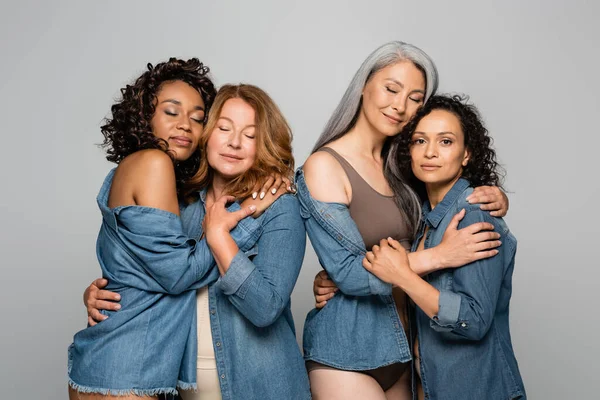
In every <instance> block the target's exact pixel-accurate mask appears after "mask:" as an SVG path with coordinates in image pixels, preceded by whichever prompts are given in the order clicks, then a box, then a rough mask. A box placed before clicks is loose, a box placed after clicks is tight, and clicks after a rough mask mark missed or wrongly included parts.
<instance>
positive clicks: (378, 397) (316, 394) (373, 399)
mask: <svg viewBox="0 0 600 400" xmlns="http://www.w3.org/2000/svg"><path fill="white" fill-rule="evenodd" d="M308 378H309V379H310V391H311V393H312V397H313V399H314V400H364V399H369V400H386V396H385V393H384V392H383V389H381V386H379V383H377V381H376V380H375V379H373V378H372V377H370V376H369V375H366V374H363V373H361V372H353V371H342V370H339V369H315V370H312V371H310V372H309V374H308Z"/></svg>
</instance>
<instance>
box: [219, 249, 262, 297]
mask: <svg viewBox="0 0 600 400" xmlns="http://www.w3.org/2000/svg"><path fill="white" fill-rule="evenodd" d="M255 269H256V267H255V266H254V264H253V263H252V261H250V260H249V259H248V257H246V255H245V254H244V252H243V251H241V250H239V251H238V252H237V254H236V255H235V257H233V260H231V264H230V265H229V269H228V270H227V272H226V273H225V275H223V276H221V277H220V278H219V279H218V280H217V283H216V285H217V287H218V288H219V289H221V290H222V291H223V293H224V294H226V295H232V294H234V293H235V292H237V291H238V290H239V288H240V287H241V286H242V285H243V284H244V282H245V281H246V279H248V277H249V276H250V274H251V273H252V272H254V270H255Z"/></svg>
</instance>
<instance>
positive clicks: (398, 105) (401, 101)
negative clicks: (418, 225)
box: [392, 96, 406, 114]
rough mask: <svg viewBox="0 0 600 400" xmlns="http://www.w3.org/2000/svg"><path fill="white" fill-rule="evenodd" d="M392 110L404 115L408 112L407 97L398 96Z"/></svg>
mask: <svg viewBox="0 0 600 400" xmlns="http://www.w3.org/2000/svg"><path fill="white" fill-rule="evenodd" d="M392 108H393V109H394V110H395V111H396V112H397V113H398V114H404V112H405V111H406V97H404V96H396V98H395V99H394V102H393V103H392Z"/></svg>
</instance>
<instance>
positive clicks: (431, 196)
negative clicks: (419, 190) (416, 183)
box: [425, 175, 460, 210]
mask: <svg viewBox="0 0 600 400" xmlns="http://www.w3.org/2000/svg"><path fill="white" fill-rule="evenodd" d="M459 179H460V175H457V176H456V177H455V178H454V179H452V180H451V181H450V182H435V183H425V188H426V189H427V198H428V200H429V204H430V205H431V209H432V210H433V209H434V208H435V206H437V205H438V204H440V202H441V201H442V200H444V197H446V195H447V194H448V192H449V191H450V189H452V186H454V184H455V183H456V181H458V180H459Z"/></svg>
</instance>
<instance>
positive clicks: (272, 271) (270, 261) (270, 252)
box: [216, 195, 306, 327]
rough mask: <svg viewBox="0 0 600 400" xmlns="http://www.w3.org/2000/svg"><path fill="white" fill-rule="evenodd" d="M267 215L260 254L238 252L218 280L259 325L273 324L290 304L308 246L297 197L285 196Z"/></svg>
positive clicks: (259, 242) (226, 291)
mask: <svg viewBox="0 0 600 400" xmlns="http://www.w3.org/2000/svg"><path fill="white" fill-rule="evenodd" d="M264 218H265V220H264V221H263V231H262V234H261V236H260V238H259V239H258V242H257V249H256V250H257V251H256V255H255V256H253V255H252V254H245V253H244V252H243V251H241V250H240V251H238V253H237V254H236V256H235V257H234V259H233V260H232V262H231V264H230V266H229V269H228V270H227V272H226V273H225V275H223V276H222V277H221V278H219V280H218V281H217V283H216V286H217V287H218V288H219V289H221V290H222V291H223V293H224V294H225V295H227V296H228V298H229V301H230V302H231V303H232V304H233V305H234V306H235V307H236V308H237V309H238V310H239V312H240V313H242V314H243V315H244V316H245V317H246V318H248V320H249V321H250V322H252V323H253V324H254V325H256V326H258V327H265V326H269V325H271V324H273V323H274V322H275V321H276V320H277V319H278V318H279V316H280V315H281V313H282V312H283V311H284V309H285V308H286V307H287V306H288V305H289V302H290V296H291V294H292V290H293V289H294V286H295V284H296V280H297V279H298V275H299V273H300V268H301V267H302V261H303V259H304V251H305V248H306V231H305V230H304V225H303V223H302V219H301V217H300V212H299V207H298V202H297V200H296V198H295V197H294V196H292V195H284V196H282V197H281V198H280V199H278V200H277V201H276V202H275V204H273V205H272V206H271V208H269V209H268V210H267V212H266V213H265V215H264Z"/></svg>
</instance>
